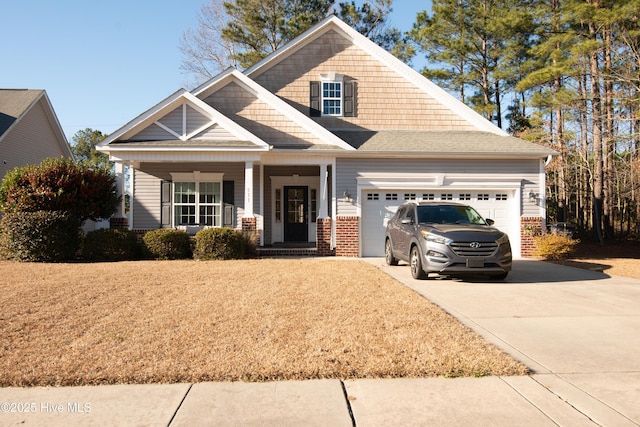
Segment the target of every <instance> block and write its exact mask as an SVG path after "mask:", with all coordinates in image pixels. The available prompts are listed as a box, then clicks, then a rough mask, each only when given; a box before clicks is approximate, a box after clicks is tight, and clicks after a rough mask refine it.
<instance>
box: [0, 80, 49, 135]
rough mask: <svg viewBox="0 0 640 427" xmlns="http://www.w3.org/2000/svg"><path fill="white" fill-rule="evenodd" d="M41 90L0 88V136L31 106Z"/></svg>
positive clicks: (40, 94) (40, 93) (41, 92)
mask: <svg viewBox="0 0 640 427" xmlns="http://www.w3.org/2000/svg"><path fill="white" fill-rule="evenodd" d="M43 92H44V91H42V90H28V89H0V136H2V134H4V133H5V132H6V131H7V129H9V128H10V127H11V125H12V124H13V123H15V121H16V120H18V118H20V117H21V116H22V115H23V114H24V113H26V112H27V111H28V110H29V108H31V106H32V105H33V104H34V103H35V101H36V100H37V99H38V98H40V96H42V94H43Z"/></svg>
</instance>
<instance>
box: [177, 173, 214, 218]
mask: <svg viewBox="0 0 640 427" xmlns="http://www.w3.org/2000/svg"><path fill="white" fill-rule="evenodd" d="M172 176H173V178H174V182H173V213H174V216H173V225H174V226H185V225H199V226H209V227H221V226H222V174H210V173H199V172H194V173H176V174H172Z"/></svg>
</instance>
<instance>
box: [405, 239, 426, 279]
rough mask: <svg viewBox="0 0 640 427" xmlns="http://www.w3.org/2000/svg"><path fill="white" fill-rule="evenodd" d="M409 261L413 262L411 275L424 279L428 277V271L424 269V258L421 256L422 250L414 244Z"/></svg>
mask: <svg viewBox="0 0 640 427" xmlns="http://www.w3.org/2000/svg"><path fill="white" fill-rule="evenodd" d="M409 262H410V263H411V276H412V277H413V278H414V279H424V278H426V277H427V275H426V273H425V272H424V270H423V269H422V258H420V250H418V247H417V246H413V247H412V248H411V255H410V256H409Z"/></svg>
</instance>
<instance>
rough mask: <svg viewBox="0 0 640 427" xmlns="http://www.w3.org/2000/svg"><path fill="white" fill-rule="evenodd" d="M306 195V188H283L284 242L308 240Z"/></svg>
mask: <svg viewBox="0 0 640 427" xmlns="http://www.w3.org/2000/svg"><path fill="white" fill-rule="evenodd" d="M308 193H309V191H308V187H301V186H297V187H284V205H285V207H286V214H285V218H284V241H285V242H307V241H308V240H309V218H308V215H307V211H308V201H307V194H308Z"/></svg>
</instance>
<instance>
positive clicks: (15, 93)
mask: <svg viewBox="0 0 640 427" xmlns="http://www.w3.org/2000/svg"><path fill="white" fill-rule="evenodd" d="M37 105H39V106H41V108H42V110H39V111H43V112H44V117H46V119H45V120H46V124H44V125H45V127H46V129H47V130H46V131H47V132H49V131H50V132H52V134H53V135H54V138H55V140H56V142H57V143H58V145H59V149H60V153H61V154H62V155H64V156H68V157H73V154H72V153H71V147H70V146H69V143H68V141H67V138H66V136H65V135H64V132H63V130H62V127H61V126H60V122H59V121H58V117H57V116H56V113H55V111H54V110H53V106H52V105H51V101H50V100H49V97H48V96H47V92H46V91H44V90H42V89H0V142H2V141H3V140H6V138H7V135H9V134H10V133H11V129H12V128H15V127H16V126H18V125H19V123H20V122H21V121H22V120H23V119H25V117H26V116H28V115H29V113H30V112H31V111H36V110H38V109H37V108H34V107H35V106H37ZM36 116H37V114H36ZM31 118H32V119H33V115H32V117H31ZM36 120H42V119H39V118H38V119H36ZM40 123H41V122H40ZM29 126H32V124H30V125H29Z"/></svg>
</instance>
